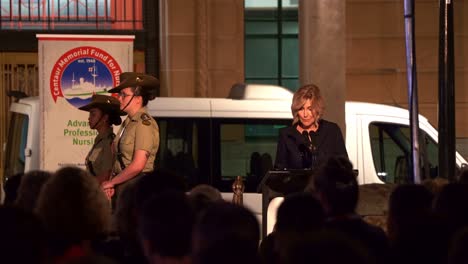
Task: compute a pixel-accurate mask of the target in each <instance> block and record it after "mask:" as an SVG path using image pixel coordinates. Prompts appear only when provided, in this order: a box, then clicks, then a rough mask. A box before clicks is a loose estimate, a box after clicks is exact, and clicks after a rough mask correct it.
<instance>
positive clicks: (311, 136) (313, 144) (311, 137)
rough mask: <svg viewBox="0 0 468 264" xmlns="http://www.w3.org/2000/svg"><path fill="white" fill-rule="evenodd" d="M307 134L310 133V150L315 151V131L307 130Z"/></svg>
mask: <svg viewBox="0 0 468 264" xmlns="http://www.w3.org/2000/svg"><path fill="white" fill-rule="evenodd" d="M309 135H310V150H311V151H316V150H317V144H316V136H317V133H316V132H314V131H312V130H311V131H309Z"/></svg>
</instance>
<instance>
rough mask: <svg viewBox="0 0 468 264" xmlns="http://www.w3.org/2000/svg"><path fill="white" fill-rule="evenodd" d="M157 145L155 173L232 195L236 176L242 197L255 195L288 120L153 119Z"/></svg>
mask: <svg viewBox="0 0 468 264" xmlns="http://www.w3.org/2000/svg"><path fill="white" fill-rule="evenodd" d="M156 121H157V122H158V125H159V135H160V145H159V151H158V155H157V157H156V162H155V166H156V167H157V168H166V169H170V170H172V171H174V172H176V173H178V174H180V175H183V176H184V177H185V179H186V180H187V183H188V187H189V188H192V187H193V186H195V185H197V184H201V183H206V184H210V185H213V186H214V187H216V188H218V189H219V190H220V191H224V192H230V191H232V188H231V185H232V182H233V180H234V179H235V177H236V176H242V177H244V180H245V187H246V188H245V191H246V192H255V191H256V190H257V185H258V183H259V182H260V181H261V178H262V177H263V176H264V175H265V173H266V172H267V171H268V170H270V169H271V168H272V167H273V162H274V160H275V156H276V144H277V141H278V130H279V129H280V128H282V127H284V126H286V125H289V124H290V123H291V120H287V119H285V120H263V119H218V118H214V119H210V118H168V117H163V118H156Z"/></svg>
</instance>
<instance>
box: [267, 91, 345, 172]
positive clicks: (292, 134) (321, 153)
mask: <svg viewBox="0 0 468 264" xmlns="http://www.w3.org/2000/svg"><path fill="white" fill-rule="evenodd" d="M323 111H324V100H323V97H322V96H321V94H320V89H319V88H318V87H317V86H315V85H313V84H308V85H304V86H302V87H301V88H299V90H297V92H295V93H294V96H293V100H292V104H291V112H292V115H293V123H292V126H290V127H286V128H283V129H281V130H280V132H279V141H278V146H277V151H276V160H275V168H276V169H314V168H317V167H318V166H319V165H320V164H322V163H324V162H325V161H327V160H328V158H329V157H332V156H345V157H348V153H347V152H346V147H345V143H344V140H343V134H342V133H341V130H340V128H339V127H338V125H337V124H336V123H333V122H330V121H327V120H324V119H322V115H323Z"/></svg>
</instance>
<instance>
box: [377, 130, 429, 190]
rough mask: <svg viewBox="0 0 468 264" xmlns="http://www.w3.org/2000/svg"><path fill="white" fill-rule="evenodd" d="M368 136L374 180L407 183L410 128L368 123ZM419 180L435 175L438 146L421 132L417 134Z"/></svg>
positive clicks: (409, 158) (409, 180)
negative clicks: (374, 171)
mask: <svg viewBox="0 0 468 264" xmlns="http://www.w3.org/2000/svg"><path fill="white" fill-rule="evenodd" d="M369 135H370V142H371V149H372V157H373V160H374V165H375V169H376V170H377V171H376V172H377V175H378V177H379V178H380V179H381V180H382V181H384V182H385V183H410V182H412V181H413V179H412V178H411V177H409V176H410V175H411V171H410V170H411V168H410V162H411V142H410V128H409V126H406V125H400V124H394V123H377V122H376V123H371V124H370V126H369ZM419 140H420V142H421V144H420V156H421V159H420V165H421V178H422V179H428V178H435V177H437V176H438V175H437V174H438V171H437V170H438V146H437V144H436V143H435V141H434V140H433V139H432V138H431V137H429V136H428V135H427V134H426V133H425V132H424V131H423V130H422V129H420V130H419Z"/></svg>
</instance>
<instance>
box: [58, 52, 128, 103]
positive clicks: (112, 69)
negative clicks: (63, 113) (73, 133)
mask: <svg viewBox="0 0 468 264" xmlns="http://www.w3.org/2000/svg"><path fill="white" fill-rule="evenodd" d="M121 73H122V69H121V68H120V65H119V64H118V63H117V61H116V60H115V59H114V58H113V57H112V56H111V55H110V54H109V53H107V52H106V51H104V50H102V49H100V48H96V47H90V46H83V47H77V48H74V49H71V50H69V51H67V52H66V53H65V54H63V55H62V56H61V57H60V58H59V59H58V60H57V62H56V63H55V64H54V66H53V68H52V72H51V74H50V93H51V95H52V98H53V100H54V102H57V99H58V97H63V98H65V99H66V100H67V102H68V103H70V104H71V105H73V106H74V107H76V108H79V107H81V106H83V105H86V104H88V103H89V102H91V97H92V95H93V94H108V93H107V91H108V90H110V89H112V88H113V87H115V86H117V85H119V82H120V80H119V76H120V74H121Z"/></svg>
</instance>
